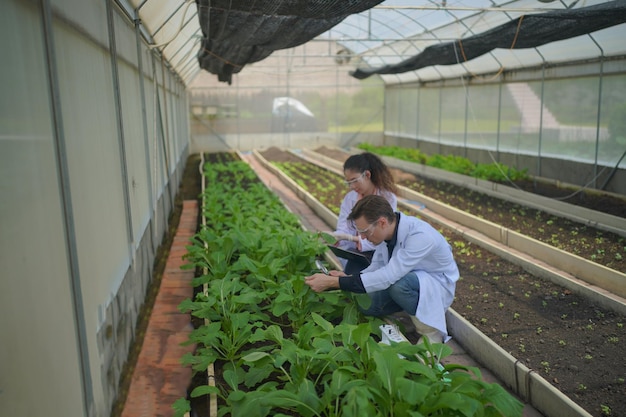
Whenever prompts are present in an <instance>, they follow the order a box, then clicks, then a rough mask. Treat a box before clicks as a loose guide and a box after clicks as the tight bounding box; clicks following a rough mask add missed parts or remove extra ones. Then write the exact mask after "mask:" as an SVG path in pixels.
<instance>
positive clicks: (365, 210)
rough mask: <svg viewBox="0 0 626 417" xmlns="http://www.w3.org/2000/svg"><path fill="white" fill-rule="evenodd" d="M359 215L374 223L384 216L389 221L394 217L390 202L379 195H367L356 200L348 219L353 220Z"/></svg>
mask: <svg viewBox="0 0 626 417" xmlns="http://www.w3.org/2000/svg"><path fill="white" fill-rule="evenodd" d="M360 217H365V220H366V221H367V222H368V223H374V222H375V221H376V220H378V219H380V218H381V217H386V218H387V220H389V221H390V222H393V221H394V220H395V218H396V216H395V214H394V213H393V208H392V207H391V204H389V202H388V201H387V200H386V199H385V198H384V197H381V196H379V195H368V196H365V197H363V198H362V199H360V200H359V201H357V203H356V205H355V206H354V208H353V209H352V212H351V213H350V215H349V216H348V220H351V221H354V220H356V219H358V218H360Z"/></svg>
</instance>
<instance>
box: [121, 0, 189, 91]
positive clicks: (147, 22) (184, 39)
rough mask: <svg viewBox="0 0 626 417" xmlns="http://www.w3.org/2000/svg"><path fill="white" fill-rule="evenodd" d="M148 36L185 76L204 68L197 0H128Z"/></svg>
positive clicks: (184, 79) (151, 42) (182, 75)
mask: <svg viewBox="0 0 626 417" xmlns="http://www.w3.org/2000/svg"><path fill="white" fill-rule="evenodd" d="M127 4H128V5H129V6H128V7H129V8H130V9H132V13H136V15H137V17H138V18H139V19H140V21H141V24H142V26H143V29H144V31H145V33H146V36H147V37H148V42H149V43H150V47H151V48H153V49H155V50H158V51H159V52H160V53H162V54H163V57H164V58H165V59H166V60H167V61H168V63H169V65H170V66H171V67H172V68H173V69H174V71H176V73H177V74H178V75H179V76H180V77H181V78H182V79H183V81H184V82H187V81H189V80H190V79H192V78H193V77H194V76H195V74H196V73H197V72H198V71H200V67H199V65H198V63H197V59H196V54H197V52H198V48H199V40H200V35H201V32H200V25H199V23H198V13H197V8H196V3H195V1H194V0H186V1H171V0H127Z"/></svg>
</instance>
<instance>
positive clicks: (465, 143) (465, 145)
mask: <svg viewBox="0 0 626 417" xmlns="http://www.w3.org/2000/svg"><path fill="white" fill-rule="evenodd" d="M464 87H465V122H464V123H465V126H464V127H463V156H464V157H466V158H467V118H468V114H469V102H470V101H469V85H468V83H465V84H464Z"/></svg>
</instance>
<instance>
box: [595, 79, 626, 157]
mask: <svg viewBox="0 0 626 417" xmlns="http://www.w3.org/2000/svg"><path fill="white" fill-rule="evenodd" d="M624 97H626V74H619V75H611V76H607V77H605V78H604V80H603V81H602V103H601V104H602V106H601V119H600V125H601V126H608V124H609V120H610V117H611V115H612V114H613V113H614V114H620V113H619V111H617V109H616V108H617V107H621V108H622V109H623V108H624V107H625V106H626V104H625V102H624ZM620 98H621V99H620ZM622 111H623V110H622ZM621 114H623V113H621ZM613 117H615V116H613ZM609 133H610V132H609ZM621 140H622V142H621V143H622V148H623V147H624V144H623V140H624V139H623V137H622V139H621ZM615 141H616V139H615V138H611V137H609V139H608V140H603V141H601V142H600V143H599V149H598V159H599V161H600V162H601V163H604V164H608V166H610V167H614V166H616V165H617V163H618V161H619V159H620V157H621V154H620V153H619V152H615V151H614V149H615V147H614V146H613V147H611V146H610V144H611V143H612V142H613V143H614V142H615ZM619 167H620V168H622V169H624V168H626V158H624V159H622V160H621V162H620V163H619Z"/></svg>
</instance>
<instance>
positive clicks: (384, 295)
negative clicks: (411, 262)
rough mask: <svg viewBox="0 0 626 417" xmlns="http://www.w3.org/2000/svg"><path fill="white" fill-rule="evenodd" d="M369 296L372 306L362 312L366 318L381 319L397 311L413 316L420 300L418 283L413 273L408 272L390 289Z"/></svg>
mask: <svg viewBox="0 0 626 417" xmlns="http://www.w3.org/2000/svg"><path fill="white" fill-rule="evenodd" d="M369 296H370V299H371V300H372V304H371V305H370V306H369V308H368V309H367V310H362V311H363V314H365V315H366V316H375V317H383V316H388V315H390V314H393V313H397V312H399V311H404V312H406V313H408V314H410V315H412V316H414V315H415V312H417V303H418V302H419V299H420V281H419V279H418V278H417V275H415V273H414V272H409V273H408V274H406V275H405V276H403V277H402V278H400V280H399V281H397V282H396V283H395V284H393V285H392V286H391V287H389V288H387V289H386V290H382V291H376V292H373V293H370V294H369Z"/></svg>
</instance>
